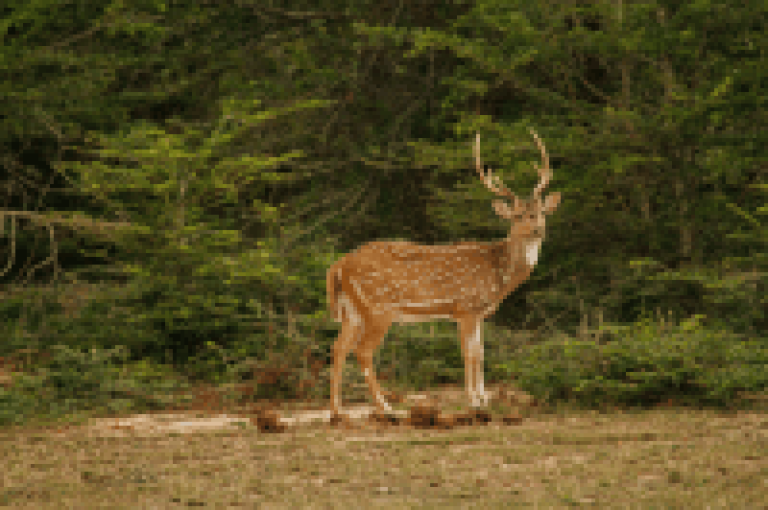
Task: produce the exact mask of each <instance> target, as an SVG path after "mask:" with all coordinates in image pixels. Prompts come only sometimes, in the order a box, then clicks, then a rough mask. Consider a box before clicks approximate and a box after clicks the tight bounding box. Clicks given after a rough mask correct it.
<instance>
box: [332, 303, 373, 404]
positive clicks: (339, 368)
mask: <svg viewBox="0 0 768 510" xmlns="http://www.w3.org/2000/svg"><path fill="white" fill-rule="evenodd" d="M339 306H341V307H342V310H341V311H340V313H341V315H342V321H341V333H339V337H338V338H337V339H336V342H334V344H333V370H332V371H331V414H332V415H334V416H336V415H338V414H339V413H340V412H341V385H342V378H343V374H344V362H345V361H346V359H347V355H348V354H349V351H351V350H352V349H353V348H354V347H355V345H356V344H357V343H358V342H359V341H360V338H361V337H362V335H363V331H364V326H365V325H364V324H363V320H362V317H361V316H360V314H359V313H358V312H357V310H355V308H354V305H352V303H351V302H350V301H349V299H348V298H347V297H346V296H344V295H342V296H341V297H340V298H339Z"/></svg>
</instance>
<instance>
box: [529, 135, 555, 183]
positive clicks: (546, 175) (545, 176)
mask: <svg viewBox="0 0 768 510" xmlns="http://www.w3.org/2000/svg"><path fill="white" fill-rule="evenodd" d="M529 129H530V130H531V134H532V135H533V138H535V139H536V145H538V146H539V150H540V151H541V160H542V162H543V164H544V166H543V168H542V167H540V166H539V165H534V167H535V168H536V171H537V172H539V176H540V181H539V185H538V186H536V189H534V190H533V196H534V197H537V198H538V197H539V196H541V192H542V191H544V188H546V187H547V185H548V184H549V180H550V179H551V178H552V170H551V169H550V168H549V156H547V149H546V148H545V147H544V142H542V141H541V138H539V135H537V134H536V131H534V130H533V128H529Z"/></svg>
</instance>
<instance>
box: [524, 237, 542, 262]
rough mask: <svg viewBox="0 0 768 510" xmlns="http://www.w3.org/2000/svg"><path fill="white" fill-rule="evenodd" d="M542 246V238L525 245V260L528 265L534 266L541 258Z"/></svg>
mask: <svg viewBox="0 0 768 510" xmlns="http://www.w3.org/2000/svg"><path fill="white" fill-rule="evenodd" d="M540 248H541V239H537V240H535V241H532V242H530V243H528V244H527V245H525V260H526V262H528V265H529V266H531V267H533V266H535V265H536V262H537V261H538V260H539V249H540Z"/></svg>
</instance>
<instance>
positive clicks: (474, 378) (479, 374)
mask: <svg viewBox="0 0 768 510" xmlns="http://www.w3.org/2000/svg"><path fill="white" fill-rule="evenodd" d="M459 331H460V334H461V350H462V353H463V354H464V381H465V385H466V390H467V396H468V397H469V403H470V405H471V406H472V407H483V406H486V405H488V400H489V398H488V394H486V393H485V384H484V377H483V358H484V352H483V351H484V350H483V319H482V317H469V318H465V319H462V320H461V321H459Z"/></svg>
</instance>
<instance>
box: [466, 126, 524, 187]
mask: <svg viewBox="0 0 768 510" xmlns="http://www.w3.org/2000/svg"><path fill="white" fill-rule="evenodd" d="M474 152H475V168H476V169H477V173H478V174H480V178H481V179H482V180H483V184H485V187H486V188H488V189H489V190H491V191H493V192H494V193H496V194H497V195H499V196H502V197H509V198H511V199H512V200H517V197H516V196H515V194H514V193H512V192H511V191H510V190H509V189H508V188H507V187H506V186H504V184H503V183H502V182H501V180H500V179H499V177H498V176H497V175H493V171H492V170H491V169H490V168H489V169H488V173H487V174H486V172H485V170H483V162H482V161H481V159H480V133H476V134H475V147H474Z"/></svg>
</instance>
